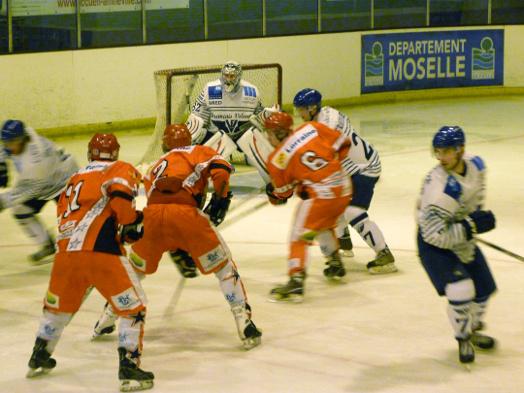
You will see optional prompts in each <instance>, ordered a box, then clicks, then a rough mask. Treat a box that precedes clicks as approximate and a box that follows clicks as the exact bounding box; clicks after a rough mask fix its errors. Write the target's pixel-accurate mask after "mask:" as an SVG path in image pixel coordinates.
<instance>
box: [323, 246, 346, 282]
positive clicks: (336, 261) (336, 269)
mask: <svg viewBox="0 0 524 393" xmlns="http://www.w3.org/2000/svg"><path fill="white" fill-rule="evenodd" d="M326 265H327V267H326V268H325V269H324V277H326V278H327V279H328V280H339V279H341V278H342V277H344V276H345V275H346V269H345V268H344V264H343V263H342V260H341V259H340V255H339V253H338V251H335V252H334V253H333V254H331V255H330V256H329V258H328V260H327V261H326Z"/></svg>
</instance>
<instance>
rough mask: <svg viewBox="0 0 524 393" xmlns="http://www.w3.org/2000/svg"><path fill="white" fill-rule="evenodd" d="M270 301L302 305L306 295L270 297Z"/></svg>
mask: <svg viewBox="0 0 524 393" xmlns="http://www.w3.org/2000/svg"><path fill="white" fill-rule="evenodd" d="M268 300H269V301H270V302H271V303H302V302H303V301H304V295H290V296H286V297H281V296H278V295H277V296H275V295H269V298H268Z"/></svg>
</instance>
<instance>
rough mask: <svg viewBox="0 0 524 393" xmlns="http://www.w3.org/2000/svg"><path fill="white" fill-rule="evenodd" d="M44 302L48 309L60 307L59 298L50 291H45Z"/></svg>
mask: <svg viewBox="0 0 524 393" xmlns="http://www.w3.org/2000/svg"><path fill="white" fill-rule="evenodd" d="M45 302H46V304H47V305H48V306H49V307H53V308H58V307H59V305H60V297H59V296H58V295H55V294H54V293H52V292H51V291H47V295H46V297H45Z"/></svg>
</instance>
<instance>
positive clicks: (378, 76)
mask: <svg viewBox="0 0 524 393" xmlns="http://www.w3.org/2000/svg"><path fill="white" fill-rule="evenodd" d="M364 67H365V70H364V85H365V86H382V85H383V84H384V52H383V50H382V44H381V43H380V42H378V41H376V42H374V43H373V45H372V47H371V53H365V54H364Z"/></svg>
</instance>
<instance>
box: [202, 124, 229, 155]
mask: <svg viewBox="0 0 524 393" xmlns="http://www.w3.org/2000/svg"><path fill="white" fill-rule="evenodd" d="M204 146H209V147H211V148H212V149H214V150H216V151H217V152H218V154H220V155H221V156H222V157H224V158H225V159H226V160H229V157H230V156H231V154H233V152H235V151H236V150H237V145H236V144H235V142H233V140H232V139H231V138H230V137H229V136H227V135H226V134H224V133H223V132H220V131H219V132H216V133H215V134H214V135H213V136H212V137H211V138H209V140H208V141H207V142H206V143H204Z"/></svg>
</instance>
